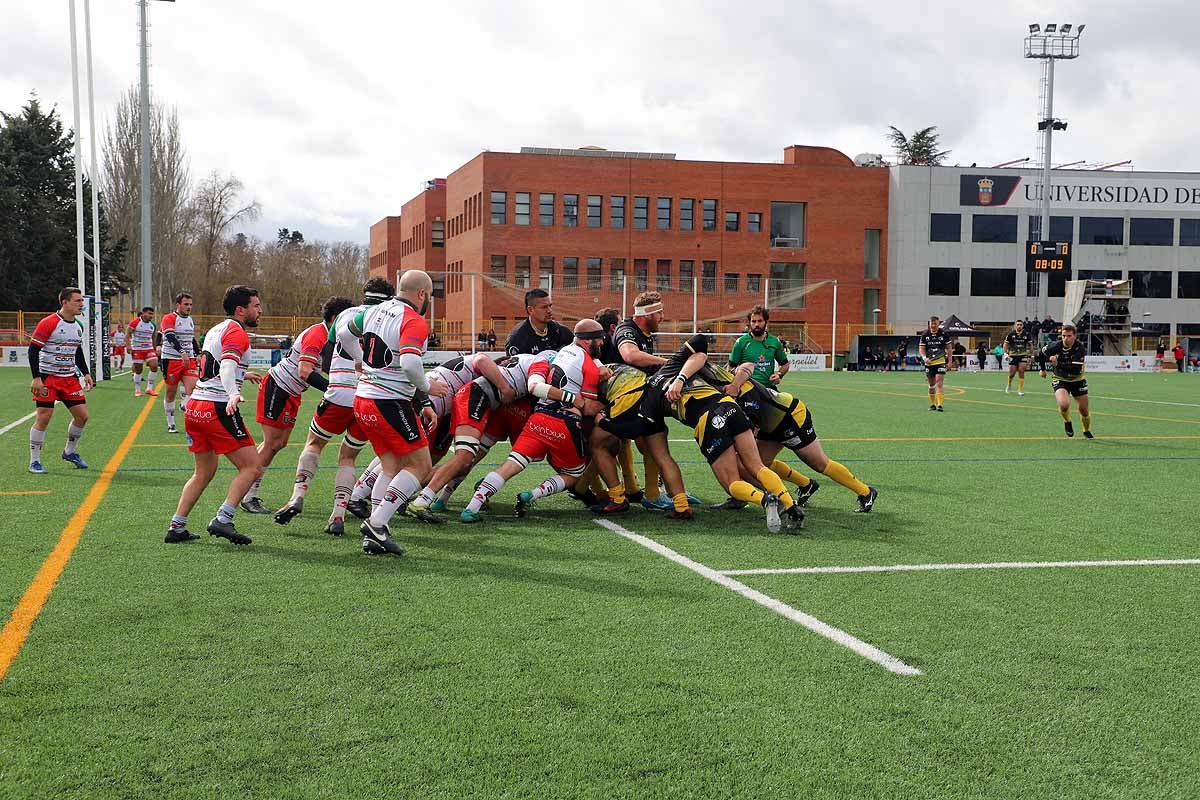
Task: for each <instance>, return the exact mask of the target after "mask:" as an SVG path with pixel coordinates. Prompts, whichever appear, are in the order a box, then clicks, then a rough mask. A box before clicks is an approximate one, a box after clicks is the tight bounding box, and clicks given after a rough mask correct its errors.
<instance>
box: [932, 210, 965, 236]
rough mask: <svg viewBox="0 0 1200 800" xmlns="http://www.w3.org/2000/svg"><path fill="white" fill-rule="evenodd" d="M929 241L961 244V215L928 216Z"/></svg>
mask: <svg viewBox="0 0 1200 800" xmlns="http://www.w3.org/2000/svg"><path fill="white" fill-rule="evenodd" d="M929 241H931V242H961V241H962V214H930V215H929Z"/></svg>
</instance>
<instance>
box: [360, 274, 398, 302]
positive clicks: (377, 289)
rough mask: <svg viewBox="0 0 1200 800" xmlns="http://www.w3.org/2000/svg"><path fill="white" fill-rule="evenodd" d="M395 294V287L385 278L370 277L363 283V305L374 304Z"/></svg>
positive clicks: (389, 298)
mask: <svg viewBox="0 0 1200 800" xmlns="http://www.w3.org/2000/svg"><path fill="white" fill-rule="evenodd" d="M395 296H396V287H395V286H393V285H392V283H391V281H389V280H388V279H387V278H371V279H370V280H369V281H367V282H366V283H365V284H363V305H368V306H376V305H379V304H380V303H382V302H383V301H384V300H391V299H392V298H393V297H395Z"/></svg>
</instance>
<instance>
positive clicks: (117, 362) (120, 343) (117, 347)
mask: <svg viewBox="0 0 1200 800" xmlns="http://www.w3.org/2000/svg"><path fill="white" fill-rule="evenodd" d="M108 338H109V341H110V342H111V343H112V368H113V372H116V371H117V370H119V369H125V329H124V328H113V329H112V332H111V333H110V334H109V337H108Z"/></svg>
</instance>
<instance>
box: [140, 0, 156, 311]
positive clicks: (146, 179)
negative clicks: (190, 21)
mask: <svg viewBox="0 0 1200 800" xmlns="http://www.w3.org/2000/svg"><path fill="white" fill-rule="evenodd" d="M147 1H148V0H138V50H139V54H140V57H141V74H142V78H141V80H142V85H141V106H142V113H141V131H142V148H141V162H142V163H141V171H142V183H141V201H142V242H141V245H142V274H141V282H142V305H143V306H151V305H154V301H153V294H154V293H153V291H152V289H153V287H152V286H151V285H150V243H151V229H150V49H149V43H148V42H147V38H148V35H149V34H148V31H147V24H146V5H147Z"/></svg>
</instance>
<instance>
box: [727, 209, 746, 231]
mask: <svg viewBox="0 0 1200 800" xmlns="http://www.w3.org/2000/svg"><path fill="white" fill-rule="evenodd" d="M741 218H742V215H741V214H740V213H739V212H737V211H726V212H725V230H727V231H731V232H736V231H737V229H738V223H739V222H740V220H741Z"/></svg>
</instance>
